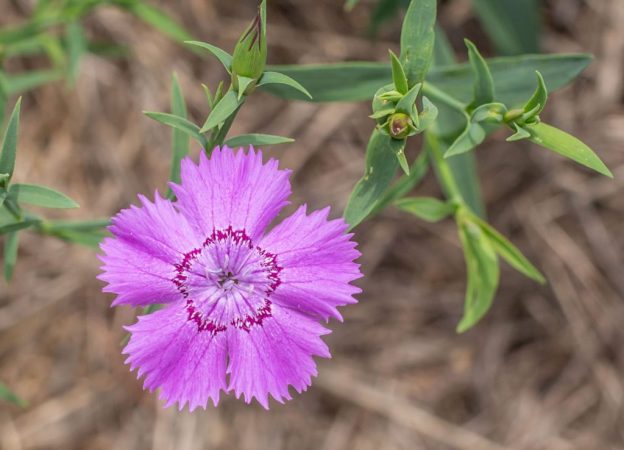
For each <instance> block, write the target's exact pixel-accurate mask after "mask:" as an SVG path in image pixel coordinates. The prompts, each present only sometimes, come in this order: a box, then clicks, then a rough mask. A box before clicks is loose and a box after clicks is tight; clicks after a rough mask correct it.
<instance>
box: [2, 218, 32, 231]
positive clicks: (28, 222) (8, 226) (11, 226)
mask: <svg viewBox="0 0 624 450" xmlns="http://www.w3.org/2000/svg"><path fill="white" fill-rule="evenodd" d="M37 223H39V221H38V220H36V219H25V220H22V221H19V222H12V223H4V224H2V225H0V234H6V233H11V232H13V231H18V230H23V229H24V228H28V227H30V226H32V225H35V224H37Z"/></svg>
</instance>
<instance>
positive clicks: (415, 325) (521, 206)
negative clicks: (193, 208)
mask: <svg viewBox="0 0 624 450" xmlns="http://www.w3.org/2000/svg"><path fill="white" fill-rule="evenodd" d="M383 2H384V3H385V4H386V9H376V7H377V3H378V2H377V1H373V0H368V1H365V0H362V1H361V2H360V5H358V7H357V8H356V9H355V10H353V11H352V12H351V13H346V12H345V11H344V10H343V4H342V1H340V0H315V1H310V0H271V1H269V29H268V35H269V62H270V63H296V62H330V61H335V62H337V61H343V60H386V58H387V49H388V48H392V49H394V50H395V51H397V50H398V37H399V30H400V24H401V14H400V13H399V12H398V11H397V12H395V11H394V9H395V7H396V6H397V5H400V4H401V3H405V2H401V1H394V2H393V1H383ZM33 3H34V2H33V1H31V0H0V27H8V26H13V25H18V24H20V23H22V22H24V21H25V20H26V19H27V18H28V17H29V16H30V14H31V13H32V10H33ZM476 3H480V2H476ZM153 4H155V5H158V6H160V7H161V8H163V9H164V10H165V11H167V12H168V13H169V15H170V16H171V17H173V18H175V19H176V20H177V21H178V22H179V23H180V24H182V25H183V26H184V27H185V28H186V29H187V30H188V31H189V32H190V33H191V34H192V35H193V36H194V37H195V38H197V39H201V40H204V41H208V42H211V43H213V44H216V45H218V46H220V47H222V48H225V49H227V50H231V49H232V48H233V46H234V43H235V42H236V39H237V38H238V36H239V34H240V33H241V32H242V31H243V29H244V27H245V26H246V24H247V22H248V21H249V20H250V18H251V17H252V16H253V15H254V13H255V1H252V0H245V1H242V0H241V1H231V0H230V1H226V0H186V1H179V2H173V1H165V0H160V1H156V0H154V1H153ZM538 10H539V13H540V16H541V19H540V20H541V30H539V31H538V30H536V29H533V28H530V27H531V24H530V22H526V26H527V27H529V28H527V29H525V30H524V31H525V32H526V31H527V30H528V36H529V37H528V38H526V39H523V40H521V42H523V43H524V44H525V45H526V46H533V45H539V46H540V48H541V50H542V51H543V52H546V53H554V52H591V53H593V54H594V55H595V60H594V62H593V63H592V64H591V66H590V67H589V68H588V69H587V70H586V71H585V72H584V73H583V74H582V75H581V77H580V78H579V79H578V80H577V81H576V82H575V83H574V84H573V85H572V86H570V87H568V88H566V89H565V90H563V91H559V92H557V93H554V94H553V95H552V96H551V97H550V103H549V105H548V107H547V109H546V112H545V114H546V117H547V119H548V121H549V122H551V123H553V124H555V125H556V126H558V127H560V128H562V129H565V130H567V131H570V132H573V133H574V134H575V135H576V136H578V137H579V138H581V139H582V140H584V141H585V142H587V143H588V144H589V145H590V146H591V147H592V148H594V149H595V150H596V152H597V153H598V154H599V155H600V156H601V157H602V158H603V159H604V160H605V162H606V163H607V165H609V166H610V167H611V169H612V170H613V172H614V174H615V180H609V179H607V178H604V177H600V176H598V175H593V174H591V173H589V171H586V170H584V169H582V168H579V167H578V166H577V165H574V164H572V163H569V162H566V161H564V160H563V159H562V158H559V157H557V156H555V155H553V154H551V153H549V152H546V151H540V150H538V149H536V148H534V147H533V146H532V145H531V144H529V143H526V142H521V143H515V144H513V145H510V144H507V143H505V142H504V138H505V137H506V134H505V133H502V134H496V135H494V136H493V137H491V138H490V139H489V140H488V141H487V143H486V144H485V145H483V146H482V147H481V148H479V150H478V160H479V172H480V177H481V179H482V182H483V190H484V197H485V200H486V203H487V206H488V211H489V217H490V220H491V222H492V223H493V224H494V225H495V226H496V227H497V228H498V229H499V230H501V231H502V232H503V233H504V234H506V235H507V236H509V237H510V238H511V240H512V241H514V242H515V243H516V244H517V245H518V246H519V247H520V248H521V249H522V250H523V251H524V252H525V253H526V254H527V256H528V257H529V259H531V260H532V261H534V262H535V263H536V265H537V266H538V267H539V268H540V269H542V270H543V272H544V273H545V274H546V276H547V277H548V279H549V284H548V285H547V286H543V287H542V286H539V285H536V284H534V283H533V282H531V281H529V280H528V279H526V278H524V277H523V276H522V275H520V274H518V273H517V272H514V271H513V270H511V269H509V268H508V267H505V268H504V270H503V274H502V284H501V286H500V289H499V293H498V295H497V297H496V302H495V306H494V308H493V309H492V311H491V313H490V314H489V315H488V316H487V317H486V319H485V320H484V321H482V322H481V323H480V324H479V325H478V326H477V327H476V328H474V329H473V330H472V331H470V332H468V333H466V334H463V335H457V334H456V333H455V331H454V329H455V325H456V323H457V321H458V320H459V318H460V316H461V311H462V303H463V296H464V289H465V268H464V262H463V257H462V253H461V249H460V246H459V243H458V239H457V236H456V229H455V226H454V224H453V223H452V222H451V221H447V222H443V223H441V224H436V225H430V224H426V223H424V222H422V221H419V220H418V219H416V218H415V217H412V216H409V215H406V214H404V213H399V212H398V211H396V210H395V209H393V208H389V209H387V210H386V211H385V212H383V213H382V214H381V215H380V216H379V217H377V218H375V219H374V220H371V221H369V222H366V223H365V224H363V225H362V226H360V227H359V228H358V229H357V234H356V239H357V241H358V242H359V243H360V250H361V251H362V253H363V256H362V258H361V263H362V265H363V271H364V273H365V275H366V277H365V278H364V279H362V280H361V281H360V283H359V284H360V285H361V287H362V288H363V290H364V292H363V294H362V295H361V296H360V297H359V298H360V303H359V304H358V305H355V306H350V307H347V308H344V309H343V312H344V317H345V322H344V324H338V323H335V322H334V323H331V324H330V325H329V326H330V328H331V329H332V330H334V331H333V333H332V334H331V335H329V336H328V337H327V342H328V343H329V344H330V348H331V349H332V353H333V359H332V360H331V361H319V370H320V376H319V378H318V379H316V380H315V381H314V384H313V385H312V387H311V388H310V389H309V390H308V392H306V393H304V394H303V395H297V396H296V397H295V399H294V400H293V401H291V402H289V403H288V404H286V405H280V404H277V403H272V404H271V409H270V410H269V411H264V410H263V409H262V408H261V407H260V406H259V405H257V404H253V405H251V406H247V405H245V404H244V403H242V402H241V401H237V400H235V399H234V398H233V397H231V396H227V397H224V398H223V400H222V404H221V405H220V406H219V407H218V408H216V409H215V408H213V407H211V406H209V407H208V409H207V410H206V411H202V410H199V411H196V412H194V413H192V414H190V413H188V412H186V411H184V412H178V411H177V410H175V409H166V410H165V409H163V408H162V404H161V403H160V402H159V401H158V400H157V396H156V395H154V394H151V395H150V394H148V393H145V392H143V390H142V388H141V386H142V384H141V382H139V381H137V380H136V376H135V375H134V374H132V373H130V372H129V371H128V367H127V366H125V365H124V363H123V361H124V358H123V357H122V355H121V353H120V352H121V341H122V339H123V337H124V332H123V329H122V326H123V325H126V324H130V323H132V322H133V321H134V314H135V313H134V312H133V311H132V310H130V309H124V308H115V309H114V310H113V309H111V308H110V302H111V300H112V297H111V296H110V295H105V294H103V293H102V292H101V288H102V283H101V282H99V281H97V280H96V279H95V276H96V275H97V273H98V266H99V262H98V260H97V258H96V256H95V252H94V251H93V250H92V249H89V248H85V247H79V246H76V245H70V244H67V243H64V242H62V241H59V240H55V239H53V238H50V237H42V236H39V235H36V234H33V233H23V235H22V237H21V246H20V253H19V259H18V262H17V267H16V270H15V276H14V279H13V281H12V282H11V283H10V284H6V283H4V282H3V284H2V287H1V289H0V380H2V382H3V383H5V384H6V385H8V386H10V387H11V388H12V389H13V390H14V391H15V392H16V393H17V394H18V395H19V396H20V397H22V398H23V399H25V400H27V401H28V406H26V407H24V408H20V407H18V406H14V405H11V404H9V403H6V402H3V403H0V448H2V449H6V450H18V449H68V450H69V449H158V450H161V449H163V450H164V449H176V450H191V449H270V450H277V449H302V450H303V449H322V450H339V449H358V450H359V449H363V450H365V449H426V450H447V449H460V450H481V449H484V450H494V449H498V450H501V449H514V450H515V449H519V450H520V449H522V450H524V449H526V450H529V449H531V450H533V449H535V450H538V449H540V450H541V449H543V450H572V449H578V450H592V449H600V450H616V449H619V450H621V449H624V414H623V412H624V409H623V404H624V375H623V369H624V352H623V351H622V348H623V346H624V327H623V326H622V324H623V323H624V303H623V302H622V297H623V296H624V276H623V275H622V269H623V268H624V264H623V257H624V251H623V250H624V234H623V233H622V225H623V223H624V222H623V219H624V196H622V195H621V193H622V192H623V191H622V187H623V186H622V185H623V184H624V181H623V180H624V153H623V145H624V103H623V102H624V77H623V75H622V74H623V72H622V65H623V64H624V28H622V23H624V2H622V0H548V1H543V2H541V3H539V5H538ZM380 12H381V15H380ZM481 17H483V11H481ZM371 23H373V24H374V25H373V28H377V32H376V34H375V36H374V37H373V36H372V34H371ZM440 23H441V24H442V26H443V27H444V28H445V30H446V31H447V33H448V34H449V38H450V41H451V43H452V45H453V47H454V48H455V50H456V51H457V54H458V58H459V59H460V60H462V61H463V60H465V58H466V57H465V52H464V48H463V43H462V38H463V37H465V36H466V37H469V38H470V39H472V40H473V41H475V42H476V43H477V44H478V46H479V48H480V49H482V51H483V52H484V53H485V54H486V55H489V56H492V55H495V54H500V53H511V52H514V49H513V48H500V46H498V47H497V46H496V45H493V43H492V42H493V41H492V38H491V36H492V33H493V32H494V33H495V32H496V30H492V29H488V27H487V23H486V26H485V27H484V26H483V25H484V22H483V21H482V20H479V17H477V14H476V10H475V8H474V7H473V3H472V2H471V1H470V0H448V1H442V2H441V4H440ZM83 24H84V26H85V33H86V35H87V36H88V37H89V38H92V39H96V40H101V41H106V42H109V43H116V44H119V45H123V46H124V47H125V48H126V49H127V51H126V52H125V54H119V52H111V53H110V54H108V55H107V56H106V55H105V56H103V55H101V54H100V55H95V54H91V53H90V54H87V55H86V56H85V57H84V58H82V60H81V62H80V66H79V71H78V72H77V76H76V80H75V86H73V87H71V86H69V85H68V83H67V82H65V81H57V82H53V83H46V84H45V85H44V86H41V87H38V88H36V89H33V90H29V91H28V92H27V93H26V95H25V98H24V105H23V106H22V111H23V114H22V123H21V134H20V141H19V152H18V160H17V169H16V175H15V178H16V181H18V182H20V181H22V182H33V183H38V184H44V185H47V186H51V187H53V188H55V189H58V190H60V191H62V192H65V193H67V194H68V195H69V196H71V197H72V198H74V199H76V200H77V201H78V202H79V203H80V204H81V208H80V209H79V210H75V211H69V212H55V215H53V216H54V217H58V218H76V219H78V218H83V219H90V218H101V217H104V218H105V217H108V216H110V215H111V214H114V213H115V212H117V211H118V210H119V209H120V208H123V207H125V206H126V205H128V204H129V203H133V202H134V203H136V201H137V200H136V194H137V193H144V194H147V195H151V194H152V193H153V191H154V190H155V189H160V190H161V192H162V191H163V189H164V186H165V182H166V180H167V176H168V171H169V158H170V148H171V147H170V146H171V131H170V129H168V128H167V127H165V126H162V125H160V124H158V123H156V122H154V121H151V120H150V119H148V118H147V117H145V116H144V115H143V114H142V111H144V110H152V111H168V110H169V106H168V105H169V86H170V80H171V74H172V72H173V71H176V72H177V73H178V76H179V78H180V83H181V85H182V88H183V90H184V93H185V96H186V100H187V102H188V104H189V110H190V115H191V117H192V118H194V119H195V121H197V122H199V121H200V120H202V119H203V118H204V117H205V115H206V113H207V110H206V104H205V99H204V97H203V93H202V91H201V87H200V83H201V82H203V83H206V84H208V85H210V86H212V87H214V86H216V84H217V83H218V82H219V81H220V80H222V79H225V76H226V74H225V72H224V71H223V69H222V68H221V66H220V65H219V63H218V62H217V61H216V60H214V59H212V58H211V57H209V56H207V55H204V56H203V57H200V56H198V55H196V54H194V53H193V52H191V51H189V49H188V48H185V47H184V46H182V45H180V44H178V43H176V42H175V41H174V40H172V39H170V38H168V37H167V36H165V35H163V34H162V33H161V32H159V31H158V30H155V29H154V27H152V26H149V25H147V24H145V23H144V22H143V21H141V20H139V19H138V18H137V17H136V15H132V14H127V13H125V12H124V11H122V10H120V9H119V8H112V7H101V8H97V9H96V10H95V11H94V12H93V13H91V14H89V15H88V17H87V18H86V19H85V20H84V21H83ZM490 25H491V23H490ZM520 32H522V29H521V31H520ZM531 36H533V39H534V41H535V42H532V41H531ZM47 65H49V62H48V61H47V59H46V58H40V57H32V56H27V57H19V58H10V59H9V60H8V61H7V64H6V70H7V72H9V73H20V72H23V71H28V70H35V69H37V70H39V69H42V68H45V67H46V66H47ZM13 100H14V99H13ZM13 100H12V101H11V102H10V106H12V103H13ZM368 114H370V105H369V104H365V103H362V104H345V103H336V104H326V105H315V104H306V103H301V102H284V101H281V100H277V99H275V98H273V97H270V96H268V95H267V94H262V93H258V94H254V95H253V96H252V97H251V100H250V101H249V102H248V103H247V104H246V106H245V107H244V108H243V110H242V112H241V114H240V115H239V119H238V120H237V121H236V123H235V126H234V128H233V130H232V134H237V133H240V132H265V133H271V134H278V135H284V136H291V137H294V138H295V139H296V142H295V143H294V144H290V145H287V146H279V147H275V148H273V149H270V151H269V153H270V154H271V155H273V156H277V157H279V158H280V159H281V165H282V166H283V167H289V168H291V169H293V170H294V174H293V177H292V180H293V182H294V189H293V190H294V193H295V194H294V198H293V199H292V200H293V203H294V204H299V203H301V202H307V203H308V204H310V205H311V206H312V207H314V208H318V207H321V206H324V205H326V204H330V205H331V206H332V210H333V213H332V214H333V216H339V215H340V214H341V211H342V209H343V208H344V206H345V204H346V200H347V198H348V194H349V191H350V189H351V188H352V187H353V185H354V183H355V182H356V180H357V179H358V178H359V176H360V174H361V172H362V169H363V161H364V159H363V158H364V150H365V145H366V140H367V138H368V136H369V134H370V131H371V129H372V128H371V127H372V121H371V120H370V119H369V118H368V117H367V116H368ZM411 145H413V146H414V150H415V149H416V148H417V145H416V141H415V142H414V143H412V144H411ZM198 151H199V149H198V148H196V147H193V155H195V156H196V155H197V153H198ZM418 192H419V193H420V194H421V195H422V194H424V193H426V194H431V195H439V192H438V190H437V187H436V183H435V181H434V180H433V178H432V176H431V175H429V176H428V178H427V180H426V182H425V183H424V184H423V185H421V186H419V187H418ZM290 211H292V208H290V209H289V210H288V211H286V212H287V213H289V212H290ZM46 214H48V216H49V215H50V213H49V212H46Z"/></svg>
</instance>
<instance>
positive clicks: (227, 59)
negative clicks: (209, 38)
mask: <svg viewBox="0 0 624 450" xmlns="http://www.w3.org/2000/svg"><path fill="white" fill-rule="evenodd" d="M184 43H185V44H188V45H194V46H195V47H200V48H203V49H204V50H208V51H209V52H210V53H212V55H213V56H214V57H215V58H217V59H218V60H219V61H220V62H221V64H223V67H225V70H227V71H228V73H229V72H230V71H231V70H232V55H230V54H229V53H228V52H226V51H225V50H221V49H220V48H219V47H217V46H215V45H212V44H209V43H207V42H200V41H184Z"/></svg>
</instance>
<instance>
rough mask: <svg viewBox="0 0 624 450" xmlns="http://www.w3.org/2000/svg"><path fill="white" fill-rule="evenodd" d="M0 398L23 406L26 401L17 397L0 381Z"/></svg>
mask: <svg viewBox="0 0 624 450" xmlns="http://www.w3.org/2000/svg"><path fill="white" fill-rule="evenodd" d="M0 399H3V400H6V401H7V402H10V403H13V404H14V405H17V406H20V407H22V408H23V407H25V406H26V405H27V403H26V402H25V401H24V400H22V399H21V398H19V397H18V396H17V395H15V393H13V391H11V390H10V389H9V388H8V387H6V386H5V385H4V384H2V383H0Z"/></svg>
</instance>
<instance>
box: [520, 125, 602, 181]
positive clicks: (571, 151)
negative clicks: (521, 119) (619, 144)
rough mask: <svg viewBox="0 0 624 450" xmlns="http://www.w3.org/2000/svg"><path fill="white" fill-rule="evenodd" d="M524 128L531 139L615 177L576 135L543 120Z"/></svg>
mask: <svg viewBox="0 0 624 450" xmlns="http://www.w3.org/2000/svg"><path fill="white" fill-rule="evenodd" d="M524 128H525V129H526V130H527V131H528V132H529V133H531V137H530V138H529V139H531V141H533V142H535V143H536V144H539V145H541V146H542V147H546V148H548V149H550V150H552V151H554V152H556V153H559V154H560V155H562V156H565V157H566V158H569V159H571V160H573V161H576V162H577V163H579V164H581V165H583V166H585V167H588V168H590V169H592V170H595V171H596V172H598V173H601V174H602V175H605V176H607V177H609V178H613V174H612V173H611V171H610V170H609V169H608V168H607V166H605V164H604V163H603V162H602V161H601V160H600V158H599V157H598V156H597V155H596V154H595V153H594V152H593V150H592V149H591V148H589V147H588V146H587V145H585V144H584V143H583V142H581V141H580V140H578V139H577V138H575V137H574V136H572V135H570V134H568V133H566V132H565V131H562V130H560V129H558V128H555V127H553V126H550V125H547V124H545V123H543V122H541V123H537V124H526V125H525V126H524Z"/></svg>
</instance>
